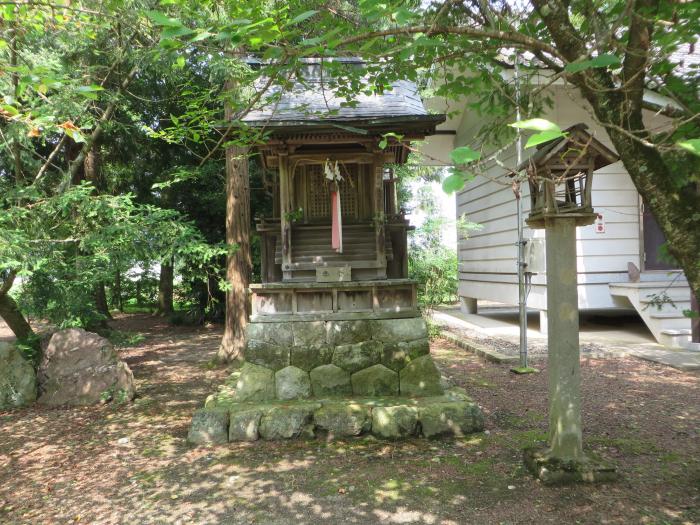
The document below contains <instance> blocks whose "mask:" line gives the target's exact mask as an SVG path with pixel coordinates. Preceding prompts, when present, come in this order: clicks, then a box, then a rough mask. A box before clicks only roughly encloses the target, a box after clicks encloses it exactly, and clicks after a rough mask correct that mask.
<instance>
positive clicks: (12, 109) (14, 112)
mask: <svg viewBox="0 0 700 525" xmlns="http://www.w3.org/2000/svg"><path fill="white" fill-rule="evenodd" d="M0 108H2V109H3V111H5V112H6V113H9V114H10V116H12V117H14V116H17V115H19V111H18V110H17V108H16V107H14V106H10V105H9V104H2V106H0Z"/></svg>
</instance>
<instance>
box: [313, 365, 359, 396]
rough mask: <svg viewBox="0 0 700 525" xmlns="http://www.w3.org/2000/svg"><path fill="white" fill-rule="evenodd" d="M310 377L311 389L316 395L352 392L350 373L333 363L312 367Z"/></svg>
mask: <svg viewBox="0 0 700 525" xmlns="http://www.w3.org/2000/svg"><path fill="white" fill-rule="evenodd" d="M309 376H310V378H311V391H312V392H313V394H314V396H316V397H337V396H346V395H350V394H352V385H351V384H350V373H349V372H347V371H345V370H343V369H342V368H340V367H338V366H335V365H322V366H319V367H316V368H314V369H313V370H312V371H311V372H310V373H309Z"/></svg>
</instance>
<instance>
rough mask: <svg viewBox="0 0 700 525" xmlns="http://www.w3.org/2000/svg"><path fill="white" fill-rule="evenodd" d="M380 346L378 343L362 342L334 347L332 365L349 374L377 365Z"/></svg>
mask: <svg viewBox="0 0 700 525" xmlns="http://www.w3.org/2000/svg"><path fill="white" fill-rule="evenodd" d="M381 356H382V344H381V343H380V342H379V341H363V342H361V343H356V344H352V345H341V346H336V347H335V350H334V351H333V361H332V362H333V364H334V365H335V366H339V367H340V368H342V369H343V370H347V371H348V372H350V373H351V374H353V373H355V372H357V371H359V370H362V369H363V368H368V367H370V366H372V365H376V364H377V363H379V361H380V359H381Z"/></svg>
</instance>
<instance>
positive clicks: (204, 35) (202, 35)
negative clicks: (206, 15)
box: [190, 31, 212, 42]
mask: <svg viewBox="0 0 700 525" xmlns="http://www.w3.org/2000/svg"><path fill="white" fill-rule="evenodd" d="M210 36H212V33H210V32H209V31H202V32H201V33H198V34H197V35H196V36H194V37H192V38H191V39H190V42H199V41H200V40H205V39H207V38H209V37H210Z"/></svg>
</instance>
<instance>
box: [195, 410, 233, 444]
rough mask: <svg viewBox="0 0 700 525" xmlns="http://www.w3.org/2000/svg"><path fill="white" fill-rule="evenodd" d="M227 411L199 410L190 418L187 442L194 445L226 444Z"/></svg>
mask: <svg viewBox="0 0 700 525" xmlns="http://www.w3.org/2000/svg"><path fill="white" fill-rule="evenodd" d="M228 422H229V414H228V410H224V409H220V408H214V409H209V408H201V409H199V410H196V411H195V413H194V415H193V416H192V423H190V430H189V432H188V434H187V441H189V442H190V443H194V444H198V445H199V444H214V443H226V442H227V441H228Z"/></svg>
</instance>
